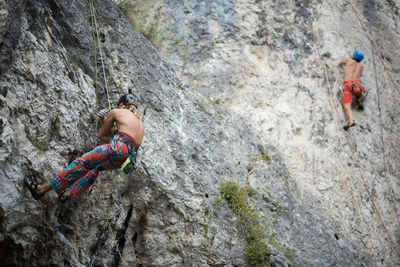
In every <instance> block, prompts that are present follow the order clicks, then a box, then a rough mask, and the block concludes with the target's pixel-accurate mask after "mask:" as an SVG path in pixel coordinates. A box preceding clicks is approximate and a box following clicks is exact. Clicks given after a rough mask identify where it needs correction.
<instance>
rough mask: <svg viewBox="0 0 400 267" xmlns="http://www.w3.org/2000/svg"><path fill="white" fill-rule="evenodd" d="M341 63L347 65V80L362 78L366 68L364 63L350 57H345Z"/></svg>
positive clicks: (345, 72) (345, 71)
mask: <svg viewBox="0 0 400 267" xmlns="http://www.w3.org/2000/svg"><path fill="white" fill-rule="evenodd" d="M340 64H342V65H345V70H344V79H345V80H360V77H361V74H362V72H363V70H364V65H363V64H361V63H359V62H357V61H356V60H354V59H352V58H349V57H347V58H345V59H343V60H342V61H341V62H340Z"/></svg>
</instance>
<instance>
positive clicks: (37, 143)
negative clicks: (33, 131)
mask: <svg viewBox="0 0 400 267" xmlns="http://www.w3.org/2000/svg"><path fill="white" fill-rule="evenodd" d="M27 137H28V140H29V141H30V142H31V143H32V145H33V146H34V147H36V148H37V149H39V150H40V151H43V152H44V151H46V150H48V148H47V146H45V145H44V144H43V143H42V142H40V141H39V140H38V139H37V138H36V137H34V136H31V135H28V136H27Z"/></svg>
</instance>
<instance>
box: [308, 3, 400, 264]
mask: <svg viewBox="0 0 400 267" xmlns="http://www.w3.org/2000/svg"><path fill="white" fill-rule="evenodd" d="M303 7H304V9H305V14H307V5H306V1H305V0H303ZM353 9H354V8H353ZM308 21H309V25H310V28H311V32H312V35H313V39H314V46H315V49H316V51H317V52H318V51H319V49H318V47H319V44H318V41H317V38H316V35H315V32H314V28H313V25H312V22H311V19H309V20H308ZM371 43H372V42H371ZM318 55H319V60H320V64H321V65H322V66H323V69H324V72H325V73H324V74H325V79H326V81H327V82H328V84H329V79H328V76H327V75H328V74H327V72H326V69H325V65H324V64H323V59H322V54H321V53H318ZM329 90H330V91H331V92H332V89H331V87H330V85H329ZM330 95H331V101H333V99H332V94H330ZM334 107H335V109H336V114H337V116H338V118H339V119H340V115H339V111H338V109H337V107H336V106H335V105H334ZM345 137H346V139H347V143H348V145H349V147H350V151H351V153H352V156H353V161H354V165H355V166H356V168H357V170H358V172H359V174H360V177H361V179H362V182H363V185H364V188H365V190H366V191H367V193H368V196H369V199H370V200H371V203H372V206H373V208H374V210H375V212H376V214H377V216H378V218H379V220H380V223H381V225H382V228H383V229H384V231H385V233H386V235H387V236H388V239H389V243H390V245H391V249H392V250H393V251H394V252H395V253H396V254H397V256H398V258H399V259H400V253H399V251H397V249H396V246H395V244H394V242H393V240H392V238H391V236H390V234H389V231H388V230H387V228H386V225H385V222H384V220H383V218H382V215H381V214H380V212H379V210H378V208H377V206H376V204H375V201H374V199H373V196H372V194H371V192H370V190H369V189H368V186H367V182H366V179H365V177H364V175H363V173H362V172H361V168H360V165H359V163H358V159H357V157H356V155H355V152H354V150H353V147H352V146H351V144H350V140H349V136H348V134H347V132H346V131H345Z"/></svg>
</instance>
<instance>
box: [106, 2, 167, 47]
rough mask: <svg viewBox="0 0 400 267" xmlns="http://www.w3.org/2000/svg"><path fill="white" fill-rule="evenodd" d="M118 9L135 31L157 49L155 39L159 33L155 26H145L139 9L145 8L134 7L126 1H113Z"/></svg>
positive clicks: (143, 14) (142, 13)
mask: <svg viewBox="0 0 400 267" xmlns="http://www.w3.org/2000/svg"><path fill="white" fill-rule="evenodd" d="M114 2H115V3H116V4H117V6H118V8H119V9H120V10H121V11H122V12H124V14H125V15H126V16H127V17H128V18H129V20H130V21H131V23H132V24H133V26H134V27H135V29H136V30H137V31H138V32H140V33H141V34H142V35H143V36H144V37H146V38H147V40H149V41H150V42H151V43H152V44H153V45H154V46H155V47H157V39H158V37H159V36H160V32H159V30H158V29H157V25H154V24H152V25H150V26H148V25H146V23H145V22H144V20H145V17H144V16H145V14H146V13H144V12H141V10H140V8H145V6H142V5H140V6H137V5H136V6H135V4H134V3H132V1H127V0H114Z"/></svg>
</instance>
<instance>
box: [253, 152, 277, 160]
mask: <svg viewBox="0 0 400 267" xmlns="http://www.w3.org/2000/svg"><path fill="white" fill-rule="evenodd" d="M273 158H274V156H272V155H271V154H268V153H267V151H263V152H261V153H260V155H257V156H254V157H252V158H251V160H254V161H255V160H265V161H266V162H270V161H271V160H273Z"/></svg>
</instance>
